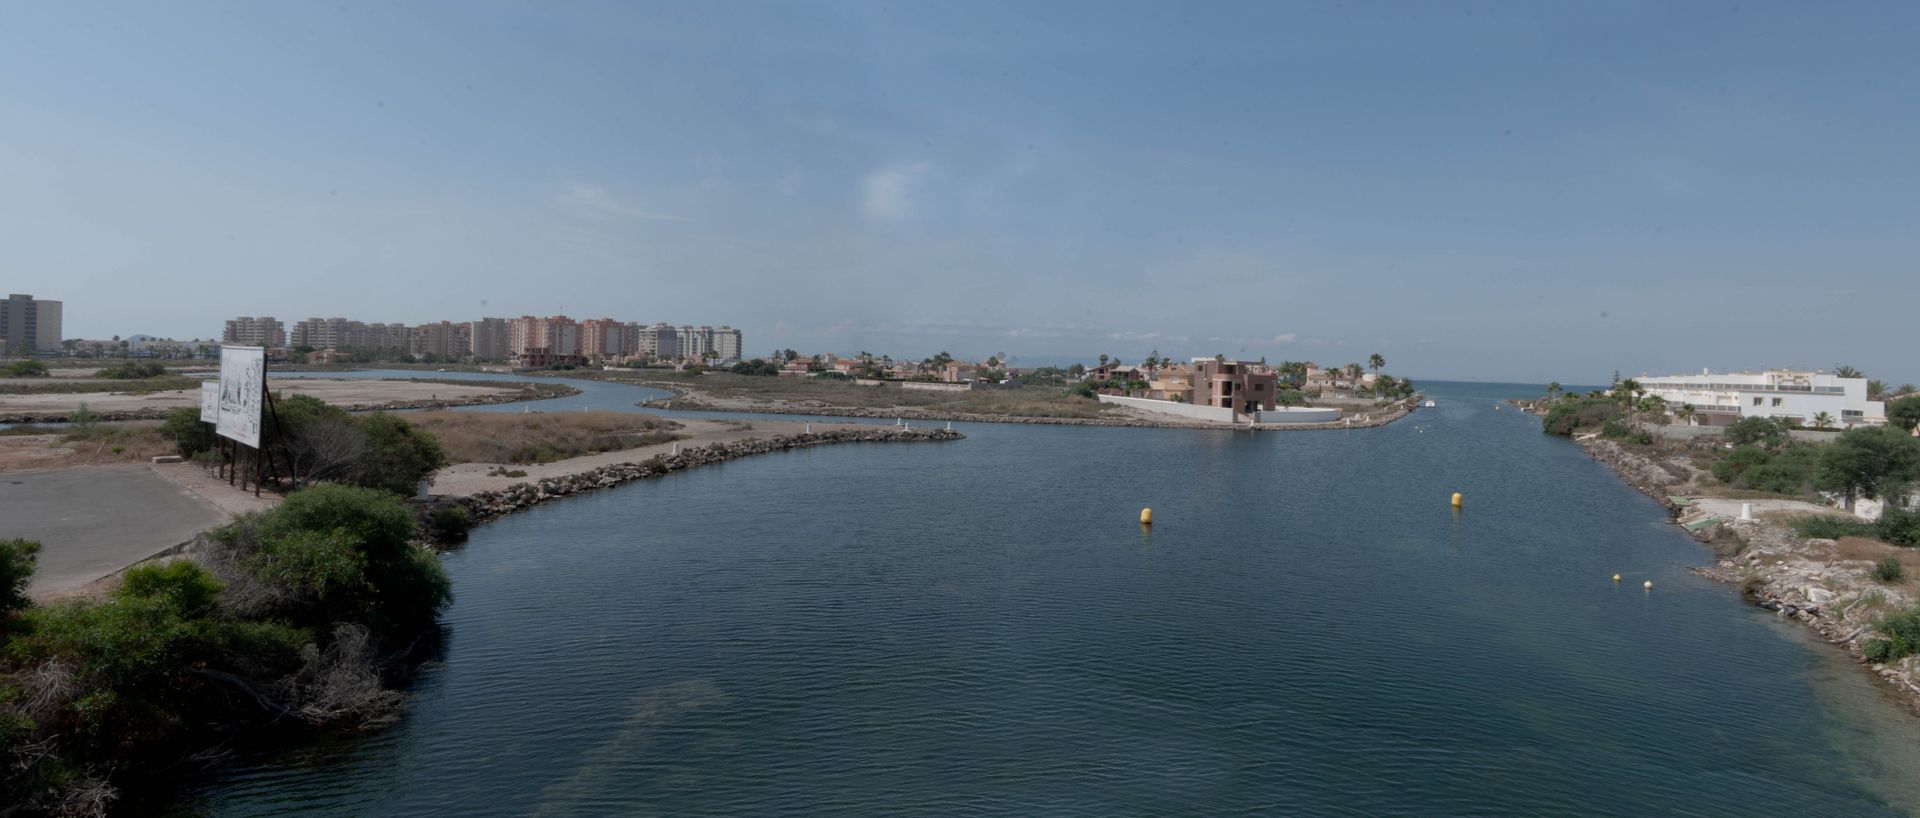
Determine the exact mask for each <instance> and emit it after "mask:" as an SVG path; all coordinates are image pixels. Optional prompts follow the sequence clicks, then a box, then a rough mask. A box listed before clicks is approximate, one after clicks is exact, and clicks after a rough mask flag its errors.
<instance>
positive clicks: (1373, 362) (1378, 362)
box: [1367, 352, 1387, 375]
mask: <svg viewBox="0 0 1920 818" xmlns="http://www.w3.org/2000/svg"><path fill="white" fill-rule="evenodd" d="M1386 365H1387V359H1385V358H1382V357H1380V353H1378V352H1375V353H1373V354H1372V355H1368V356H1367V366H1370V367H1372V368H1373V372H1374V374H1376V375H1377V374H1380V368H1381V367H1384V366H1386Z"/></svg>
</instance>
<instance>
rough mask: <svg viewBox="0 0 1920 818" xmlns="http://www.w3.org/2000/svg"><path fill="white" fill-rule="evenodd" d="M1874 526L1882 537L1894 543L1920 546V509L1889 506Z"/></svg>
mask: <svg viewBox="0 0 1920 818" xmlns="http://www.w3.org/2000/svg"><path fill="white" fill-rule="evenodd" d="M1873 527H1874V530H1875V532H1876V533H1878V534H1879V535H1880V539H1882V540H1886V541H1887V542H1890V543H1893V544H1894V545H1905V546H1909V547H1911V546H1920V509H1910V508H1888V509H1887V510H1886V511H1884V512H1882V513H1881V515H1880V521H1879V522H1876V523H1874V524H1873Z"/></svg>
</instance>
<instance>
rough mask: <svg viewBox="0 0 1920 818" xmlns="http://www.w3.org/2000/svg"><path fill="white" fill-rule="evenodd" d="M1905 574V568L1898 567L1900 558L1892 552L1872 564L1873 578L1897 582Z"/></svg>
mask: <svg viewBox="0 0 1920 818" xmlns="http://www.w3.org/2000/svg"><path fill="white" fill-rule="evenodd" d="M1906 574H1907V572H1906V569H1904V568H1901V567H1900V558H1899V557H1896V556H1894V555H1892V554H1888V555H1886V556H1884V557H1881V558H1880V561H1879V562H1876V563H1874V564H1873V578H1874V579H1877V580H1880V581H1881V582H1899V581H1900V579H1901V578H1902V577H1904V576H1906Z"/></svg>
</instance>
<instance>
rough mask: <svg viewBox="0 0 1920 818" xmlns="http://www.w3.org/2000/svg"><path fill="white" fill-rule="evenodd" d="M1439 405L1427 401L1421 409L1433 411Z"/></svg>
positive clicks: (1421, 405)
mask: <svg viewBox="0 0 1920 818" xmlns="http://www.w3.org/2000/svg"><path fill="white" fill-rule="evenodd" d="M1438 405H1439V404H1437V403H1434V402H1433V401H1427V402H1426V403H1423V404H1420V407H1421V408H1423V409H1432V408H1433V407H1435V406H1438Z"/></svg>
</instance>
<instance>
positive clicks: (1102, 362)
mask: <svg viewBox="0 0 1920 818" xmlns="http://www.w3.org/2000/svg"><path fill="white" fill-rule="evenodd" d="M1100 365H1101V366H1106V365H1107V353H1104V352H1102V353H1100Z"/></svg>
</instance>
